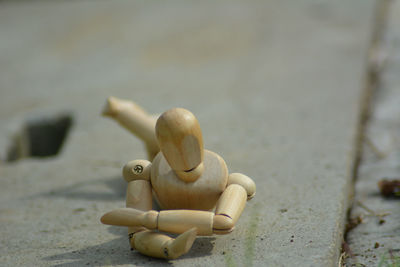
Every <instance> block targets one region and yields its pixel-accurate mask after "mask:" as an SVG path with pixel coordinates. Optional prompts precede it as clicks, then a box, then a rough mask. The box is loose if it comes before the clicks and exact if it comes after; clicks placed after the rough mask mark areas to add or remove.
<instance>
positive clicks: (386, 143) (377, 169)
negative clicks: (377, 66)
mask: <svg viewBox="0 0 400 267" xmlns="http://www.w3.org/2000/svg"><path fill="white" fill-rule="evenodd" d="M389 5H390V6H389V8H388V10H389V12H388V14H387V21H388V23H387V29H386V30H385V34H384V42H383V43H382V46H381V48H380V53H379V54H380V55H382V56H385V57H386V63H385V64H384V65H383V66H384V68H383V70H382V71H381V74H380V80H381V82H380V84H379V86H378V88H376V93H375V95H374V98H373V99H374V101H373V105H372V107H371V117H370V119H369V123H368V127H367V131H366V136H367V138H368V141H367V142H365V144H364V149H363V150H364V153H363V155H362V158H363V160H362V163H361V165H360V168H359V177H358V179H357V182H356V194H355V201H354V205H353V208H352V212H351V216H350V218H352V219H353V221H354V218H357V217H359V218H362V223H360V224H359V225H358V226H357V227H355V228H354V229H353V230H351V231H350V232H349V233H348V234H347V243H348V246H349V248H350V252H351V254H353V257H352V258H349V259H348V260H347V265H348V266H388V265H389V266H399V264H400V202H399V200H398V199H397V200H396V199H386V198H384V197H382V196H381V195H380V194H379V188H378V186H377V183H378V181H379V180H381V179H383V178H387V179H399V177H400V139H399V131H400V124H399V122H400V105H399V103H400V76H399V73H400V52H399V51H400V27H399V26H400V1H390V2H389ZM371 144H372V145H371ZM391 254H392V255H391ZM394 263H396V264H397V265H394ZM391 264H393V265H391Z"/></svg>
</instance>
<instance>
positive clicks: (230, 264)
mask: <svg viewBox="0 0 400 267" xmlns="http://www.w3.org/2000/svg"><path fill="white" fill-rule="evenodd" d="M225 263H226V266H227V267H236V264H235V259H234V258H233V255H232V252H231V251H230V250H228V251H227V252H225Z"/></svg>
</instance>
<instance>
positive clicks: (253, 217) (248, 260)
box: [243, 203, 260, 267]
mask: <svg viewBox="0 0 400 267" xmlns="http://www.w3.org/2000/svg"><path fill="white" fill-rule="evenodd" d="M259 206H260V205H259V204H258V203H257V204H256V205H254V206H253V209H252V212H251V214H250V219H249V222H248V230H247V232H246V238H245V241H244V248H245V251H244V258H243V265H244V266H249V267H250V266H253V259H254V254H255V252H254V250H255V245H256V237H257V229H258V224H259V222H260V212H259Z"/></svg>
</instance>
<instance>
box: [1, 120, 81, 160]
mask: <svg viewBox="0 0 400 267" xmlns="http://www.w3.org/2000/svg"><path fill="white" fill-rule="evenodd" d="M72 124H73V119H72V116H71V115H68V114H67V115H60V116H57V117H54V118H44V119H38V120H34V121H30V122H28V123H26V125H25V126H24V127H23V129H22V130H21V132H19V133H17V134H16V135H15V136H14V139H13V142H12V144H11V147H10V149H9V150H8V153H7V161H9V162H11V161H16V160H18V159H21V158H26V157H51V156H55V155H57V154H58V152H60V150H61V148H62V145H63V143H64V142H65V139H66V137H67V135H68V131H69V130H70V128H71V126H72Z"/></svg>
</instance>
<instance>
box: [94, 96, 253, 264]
mask: <svg viewBox="0 0 400 267" xmlns="http://www.w3.org/2000/svg"><path fill="white" fill-rule="evenodd" d="M103 114H104V115H106V116H110V117H112V118H114V119H115V120H117V121H118V122H119V123H120V124H122V125H123V126H124V127H126V128H127V129H128V130H130V131H131V132H133V133H134V134H135V135H137V136H138V137H139V138H141V139H142V140H143V141H144V142H145V144H146V147H147V151H148V155H149V158H150V159H151V160H152V162H150V161H147V160H133V161H130V162H128V163H127V164H126V165H125V166H124V168H123V176H124V179H125V180H126V181H127V182H128V188H127V195H126V208H120V209H116V210H113V211H111V212H108V213H106V214H104V215H103V217H102V218H101V222H102V223H104V224H109V225H118V226H127V227H128V229H129V238H130V245H131V248H132V249H136V250H138V251H139V252H141V253H143V254H145V255H148V256H152V257H157V258H167V259H175V258H177V257H179V256H181V255H182V254H184V253H186V252H188V251H189V249H190V248H191V246H192V244H193V242H194V240H195V238H196V236H197V235H200V236H208V235H212V234H228V233H230V232H231V231H232V230H233V228H234V226H235V223H236V221H237V220H238V219H239V217H240V215H241V213H242V211H243V209H244V207H245V204H246V201H247V200H249V199H251V198H252V197H253V196H254V195H255V191H256V186H255V184H254V182H253V181H252V180H251V179H250V178H249V177H247V176H245V175H243V174H240V173H231V174H229V173H228V169H227V167H226V164H225V161H224V160H223V159H222V158H221V157H220V156H219V155H217V154H216V153H214V152H211V151H209V150H205V149H204V148H203V138H202V134H201V130H200V125H199V123H198V121H197V119H196V117H195V116H194V115H193V114H192V113H191V112H190V111H188V110H185V109H182V108H174V109H170V110H168V111H166V112H164V113H163V114H162V115H161V116H160V117H159V118H158V120H157V121H156V120H155V119H154V118H153V117H152V116H150V115H148V114H147V113H146V112H145V111H143V110H142V109H141V108H140V107H138V106H137V105H136V104H134V103H132V102H129V101H125V100H120V99H117V98H113V97H110V98H109V99H108V101H107V105H106V107H105V109H104V111H103ZM159 150H161V151H160V152H159ZM153 196H154V198H155V200H156V201H157V202H158V204H159V206H160V208H161V209H162V211H160V212H158V211H155V210H152V208H153V207H152V197H153ZM154 230H159V231H162V232H166V233H175V234H180V235H179V236H178V237H177V238H175V239H174V238H171V237H169V236H167V235H165V234H162V233H160V232H158V231H154Z"/></svg>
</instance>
